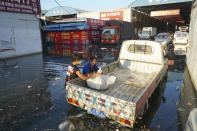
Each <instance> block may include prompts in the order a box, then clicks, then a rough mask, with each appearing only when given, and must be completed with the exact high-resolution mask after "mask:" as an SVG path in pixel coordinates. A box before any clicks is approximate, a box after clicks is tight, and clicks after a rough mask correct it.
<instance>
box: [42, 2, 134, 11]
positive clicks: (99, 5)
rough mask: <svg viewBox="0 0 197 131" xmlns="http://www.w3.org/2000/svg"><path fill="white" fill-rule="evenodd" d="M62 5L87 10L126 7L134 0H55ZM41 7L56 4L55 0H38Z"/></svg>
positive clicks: (49, 6)
mask: <svg viewBox="0 0 197 131" xmlns="http://www.w3.org/2000/svg"><path fill="white" fill-rule="evenodd" d="M57 1H58V2H59V3H60V4H61V5H62V6H69V7H74V8H79V9H84V10H87V11H97V10H107V9H117V8H126V7H128V6H129V5H130V4H131V3H132V1H134V0H57ZM40 2H41V9H42V10H48V9H51V8H53V7H56V6H58V5H57V4H56V2H55V0H40Z"/></svg>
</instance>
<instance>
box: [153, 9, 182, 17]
mask: <svg viewBox="0 0 197 131" xmlns="http://www.w3.org/2000/svg"><path fill="white" fill-rule="evenodd" d="M171 15H180V9H173V10H160V11H151V15H150V16H152V17H154V16H171Z"/></svg>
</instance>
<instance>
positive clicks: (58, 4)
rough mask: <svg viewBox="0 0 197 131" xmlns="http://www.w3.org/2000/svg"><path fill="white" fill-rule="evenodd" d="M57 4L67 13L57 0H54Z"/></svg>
mask: <svg viewBox="0 0 197 131" xmlns="http://www.w3.org/2000/svg"><path fill="white" fill-rule="evenodd" d="M54 1H55V3H56V4H58V5H59V6H60V7H61V8H62V9H63V10H64V11H66V12H67V10H66V9H65V8H64V7H63V6H62V5H61V4H60V3H59V2H58V1H57V0H54Z"/></svg>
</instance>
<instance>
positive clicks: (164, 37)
mask: <svg viewBox="0 0 197 131" xmlns="http://www.w3.org/2000/svg"><path fill="white" fill-rule="evenodd" d="M171 40H172V38H171V36H170V33H159V34H157V36H156V37H155V41H157V42H160V43H161V45H162V48H163V50H164V55H167V54H168V45H169V44H170V42H171Z"/></svg>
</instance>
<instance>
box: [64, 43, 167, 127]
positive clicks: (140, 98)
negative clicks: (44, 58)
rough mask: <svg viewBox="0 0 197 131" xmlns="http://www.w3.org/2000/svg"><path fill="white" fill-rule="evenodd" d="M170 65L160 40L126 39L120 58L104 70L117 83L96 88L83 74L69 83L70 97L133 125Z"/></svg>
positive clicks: (89, 109) (95, 112)
mask: <svg viewBox="0 0 197 131" xmlns="http://www.w3.org/2000/svg"><path fill="white" fill-rule="evenodd" d="M167 68H168V65H167V59H166V58H165V57H164V55H163V51H162V47H161V45H160V43H158V42H154V41H143V40H128V41H124V42H123V44H122V47H121V50H120V55H119V59H118V60H117V61H115V62H113V63H111V64H109V65H106V66H105V67H103V68H102V71H103V74H105V75H110V76H115V77H116V82H115V84H114V85H112V86H111V87H110V88H109V89H106V90H95V89H92V88H89V87H88V86H87V84H86V81H83V80H81V79H80V78H77V79H74V80H71V81H69V82H67V85H66V93H67V94H66V97H67V101H68V103H70V104H73V105H75V106H78V107H79V108H82V109H84V110H87V112H88V113H90V114H93V115H96V116H97V117H100V118H106V117H108V118H109V119H112V120H114V121H116V122H118V123H121V124H123V126H128V127H131V128H133V126H134V122H135V120H136V118H137V117H138V116H141V115H143V114H144V113H145V111H146V110H147V107H148V99H149V98H150V97H151V95H152V93H153V92H154V90H155V88H156V87H157V85H158V84H159V82H160V81H161V80H162V79H163V78H164V77H165V76H166V73H167Z"/></svg>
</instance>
